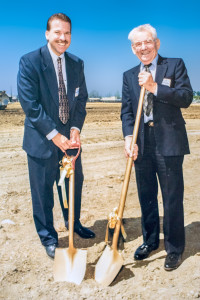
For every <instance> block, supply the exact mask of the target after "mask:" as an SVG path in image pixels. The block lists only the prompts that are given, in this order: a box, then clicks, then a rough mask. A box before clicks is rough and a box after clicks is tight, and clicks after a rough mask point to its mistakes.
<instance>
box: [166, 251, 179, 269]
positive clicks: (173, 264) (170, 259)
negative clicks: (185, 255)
mask: <svg viewBox="0 0 200 300" xmlns="http://www.w3.org/2000/svg"><path fill="white" fill-rule="evenodd" d="M180 264H181V254H177V253H169V254H167V256H166V258H165V263H164V269H165V271H172V270H175V269H177V268H178V267H179V266H180Z"/></svg>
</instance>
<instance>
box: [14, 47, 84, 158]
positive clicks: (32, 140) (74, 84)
mask: <svg viewBox="0 0 200 300" xmlns="http://www.w3.org/2000/svg"><path fill="white" fill-rule="evenodd" d="M65 61H66V72H67V97H68V101H69V109H70V110H69V113H70V119H69V122H67V124H66V125H63V124H62V122H61V121H60V119H59V113H58V111H59V96H58V84H57V78H56V72H55V69H54V65H53V61H52V58H51V55H50V53H49V50H48V47H47V46H44V47H42V48H40V49H38V50H36V51H33V52H31V53H28V54H26V55H24V56H23V57H22V58H21V60H20V64H19V73H18V78H17V80H18V95H19V100H20V103H21V105H22V108H23V110H24V112H25V114H26V118H25V130H24V141H23V149H24V150H25V151H26V152H27V153H28V154H29V155H31V156H33V157H37V158H44V159H45V158H49V157H50V156H51V155H52V153H53V151H54V150H55V147H56V146H55V145H54V144H53V142H52V141H49V140H48V139H47V138H46V135H47V134H49V133H50V132H51V131H52V130H53V129H57V130H58V132H60V133H61V134H63V135H65V136H67V137H69V131H70V128H71V127H78V128H79V129H80V130H81V129H82V126H83V123H84V120H85V116H86V110H85V106H86V101H87V99H88V94H87V88H86V84H85V77H84V70H83V61H82V60H81V59H79V58H78V57H76V56H74V55H72V54H70V53H67V52H65ZM77 88H79V94H78V95H77V93H76V94H75V90H76V89H77Z"/></svg>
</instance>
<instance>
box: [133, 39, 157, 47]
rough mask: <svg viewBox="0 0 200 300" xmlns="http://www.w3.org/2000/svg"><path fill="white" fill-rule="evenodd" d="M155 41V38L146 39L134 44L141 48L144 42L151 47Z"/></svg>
mask: <svg viewBox="0 0 200 300" xmlns="http://www.w3.org/2000/svg"><path fill="white" fill-rule="evenodd" d="M154 41H155V39H154V40H146V41H143V42H136V43H134V44H133V46H134V47H135V48H136V49H140V48H141V47H142V44H144V45H145V46H147V47H151V46H152V45H153V42H154Z"/></svg>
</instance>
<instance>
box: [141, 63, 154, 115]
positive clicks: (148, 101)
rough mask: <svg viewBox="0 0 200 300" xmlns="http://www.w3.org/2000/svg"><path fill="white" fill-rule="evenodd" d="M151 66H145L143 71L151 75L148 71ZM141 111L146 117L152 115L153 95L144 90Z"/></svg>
mask: <svg viewBox="0 0 200 300" xmlns="http://www.w3.org/2000/svg"><path fill="white" fill-rule="evenodd" d="M150 66H151V64H149V65H145V66H144V67H145V71H146V72H149V73H151V71H150V70H149V68H150ZM143 110H144V113H145V115H146V116H147V117H148V116H150V115H151V114H152V113H153V94H152V93H150V92H149V91H147V90H146V92H145V96H144V103H143Z"/></svg>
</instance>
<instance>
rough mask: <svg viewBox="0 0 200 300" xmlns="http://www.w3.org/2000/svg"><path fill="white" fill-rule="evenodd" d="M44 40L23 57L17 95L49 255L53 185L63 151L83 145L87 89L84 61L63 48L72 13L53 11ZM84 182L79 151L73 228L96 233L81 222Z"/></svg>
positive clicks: (37, 216) (53, 242)
mask: <svg viewBox="0 0 200 300" xmlns="http://www.w3.org/2000/svg"><path fill="white" fill-rule="evenodd" d="M46 39H47V41H48V44H47V45H46V46H44V47H42V48H40V49H38V50H36V51H33V52H31V53H28V54H26V55H24V56H23V57H22V58H21V60H20V65H19V73H18V95H19V99H20V103H21V105H22V108H23V110H24V112H25V114H26V118H25V131H24V140H23V149H24V150H25V151H26V152H27V156H28V167H29V179H30V186H31V194H32V203H33V217H34V222H35V226H36V230H37V233H38V235H39V237H40V240H41V243H42V244H43V246H44V247H45V249H46V252H47V254H48V255H49V256H50V257H51V258H54V255H55V248H56V247H57V245H58V234H57V232H56V230H55V229H54V226H53V213H52V209H53V206H54V200H53V184H54V182H55V181H56V183H57V187H58V180H59V175H60V174H59V161H60V160H61V159H62V157H63V155H64V152H65V151H66V150H67V149H69V148H73V145H80V131H81V129H82V126H83V123H84V120H85V116H86V110H85V106H86V101H87V99H88V94H87V88H86V84H85V76H84V70H83V61H82V60H81V59H79V58H78V57H76V56H74V55H72V54H70V53H68V52H65V51H66V50H67V49H68V47H69V46H70V43H71V20H70V18H69V17H67V16H66V15H65V14H62V13H58V14H54V15H52V16H51V17H50V18H49V20H48V22H47V30H46ZM69 151H76V150H69ZM69 154H70V153H69ZM71 154H72V153H71ZM73 154H75V153H73ZM82 185H83V172H82V165H81V155H80V156H79V157H78V159H77V161H76V168H75V222H74V231H75V232H76V233H77V234H79V235H80V236H81V237H82V238H93V237H94V236H95V234H94V233H93V232H92V231H91V230H89V229H88V228H86V227H83V226H82V225H81V223H80V221H79V219H80V209H81V192H82ZM66 190H68V184H67V180H66ZM58 193H59V199H60V204H61V208H62V211H63V216H64V220H65V225H66V227H68V210H67V209H65V208H64V206H63V201H62V194H61V189H60V187H58Z"/></svg>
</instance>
